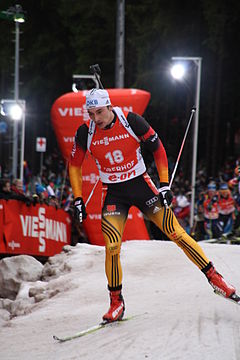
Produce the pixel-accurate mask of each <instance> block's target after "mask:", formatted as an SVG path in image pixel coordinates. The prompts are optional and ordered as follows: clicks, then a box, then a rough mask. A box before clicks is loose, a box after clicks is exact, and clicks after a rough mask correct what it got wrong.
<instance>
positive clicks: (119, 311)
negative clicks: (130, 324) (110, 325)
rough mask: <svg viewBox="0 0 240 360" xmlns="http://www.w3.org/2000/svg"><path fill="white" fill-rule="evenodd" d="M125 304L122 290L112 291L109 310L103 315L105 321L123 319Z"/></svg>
mask: <svg viewBox="0 0 240 360" xmlns="http://www.w3.org/2000/svg"><path fill="white" fill-rule="evenodd" d="M124 310H125V305H124V300H123V297H122V293H121V290H117V291H110V308H109V310H108V312H107V313H106V314H105V315H103V321H104V322H113V321H118V320H122V318H123V315H124Z"/></svg>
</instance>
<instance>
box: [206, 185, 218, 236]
mask: <svg viewBox="0 0 240 360" xmlns="http://www.w3.org/2000/svg"><path fill="white" fill-rule="evenodd" d="M216 190H217V187H216V184H215V183H214V182H211V183H209V184H208V190H207V194H206V199H205V200H204V203H203V208H204V227H205V231H206V233H207V235H208V238H209V239H211V238H215V239H217V238H219V237H220V236H221V229H220V227H219V222H218V218H219V209H218V194H217V191H216Z"/></svg>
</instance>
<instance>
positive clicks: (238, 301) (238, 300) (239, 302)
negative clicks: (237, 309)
mask: <svg viewBox="0 0 240 360" xmlns="http://www.w3.org/2000/svg"><path fill="white" fill-rule="evenodd" d="M214 293H215V294H216V295H219V296H221V297H223V298H224V299H226V300H229V301H232V302H234V303H235V304H237V305H240V296H238V295H237V294H236V293H234V294H232V295H231V296H230V297H228V298H226V297H225V296H224V295H223V294H222V293H220V292H219V291H217V290H214Z"/></svg>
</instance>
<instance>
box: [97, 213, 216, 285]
mask: <svg viewBox="0 0 240 360" xmlns="http://www.w3.org/2000/svg"><path fill="white" fill-rule="evenodd" d="M116 213H117V214H112V215H110V214H109V215H107V216H106V215H105V216H103V217H102V231H103V236H104V238H105V244H106V259H105V271H106V276H107V279H108V286H109V289H118V288H120V287H121V284H122V266H121V262H120V250H121V239H122V234H123V230H124V225H125V222H126V216H124V215H123V214H122V213H121V211H116ZM148 217H149V219H150V220H151V221H153V222H154V223H155V224H156V225H157V226H158V227H159V228H160V229H161V231H163V232H164V233H165V234H166V235H167V236H168V237H169V239H171V240H172V241H174V242H175V243H176V244H177V245H178V246H179V247H180V248H181V249H182V250H183V251H184V253H185V254H186V255H187V257H188V258H189V259H190V260H191V261H192V262H193V263H194V264H195V265H197V267H198V268H199V269H200V270H202V269H203V268H205V267H206V266H207V265H208V263H209V260H208V258H207V257H206V255H205V254H204V252H203V250H202V248H201V247H200V246H199V244H198V243H197V242H196V241H195V240H194V239H193V238H191V236H189V235H188V234H187V233H186V231H185V230H184V229H183V228H182V227H181V226H180V225H179V223H178V221H177V219H176V217H175V215H174V213H173V211H172V210H171V209H170V208H168V209H166V208H164V207H162V208H161V209H160V210H159V211H158V212H157V213H156V214H148Z"/></svg>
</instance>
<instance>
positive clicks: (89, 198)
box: [85, 178, 100, 207]
mask: <svg viewBox="0 0 240 360" xmlns="http://www.w3.org/2000/svg"><path fill="white" fill-rule="evenodd" d="M99 179H100V178H98V179H97V181H96V182H95V184H94V187H93V188H92V191H91V192H90V195H89V196H88V198H87V201H86V202H85V207H87V204H88V203H89V201H90V200H91V197H92V196H93V193H94V190H95V188H96V186H97V184H98V182H99Z"/></svg>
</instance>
